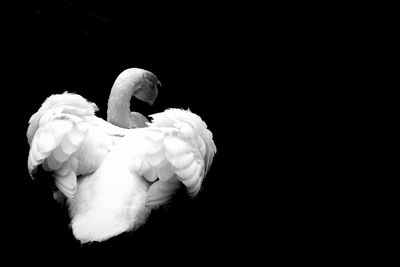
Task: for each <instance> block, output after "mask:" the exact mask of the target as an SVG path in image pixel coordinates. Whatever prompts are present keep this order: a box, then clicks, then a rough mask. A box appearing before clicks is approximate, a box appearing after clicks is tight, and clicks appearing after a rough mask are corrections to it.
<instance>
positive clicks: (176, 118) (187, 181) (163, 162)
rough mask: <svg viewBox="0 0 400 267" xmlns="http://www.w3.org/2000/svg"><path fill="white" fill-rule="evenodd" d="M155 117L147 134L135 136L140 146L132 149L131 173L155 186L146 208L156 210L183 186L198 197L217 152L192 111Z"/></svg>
mask: <svg viewBox="0 0 400 267" xmlns="http://www.w3.org/2000/svg"><path fill="white" fill-rule="evenodd" d="M151 117H153V120H152V122H151V123H149V127H147V128H144V129H142V130H141V131H142V133H143V134H141V135H139V134H136V135H134V138H135V139H137V138H139V140H135V143H140V146H132V148H133V147H134V150H135V151H133V159H132V163H131V171H134V172H135V173H136V174H138V175H141V176H143V177H144V178H145V179H146V180H148V181H149V182H151V183H152V184H151V186H150V187H149V191H148V194H147V201H146V205H147V206H148V207H156V206H159V205H162V204H164V203H166V202H168V201H170V200H171V198H172V196H173V194H174V193H175V192H176V191H177V190H178V188H179V187H181V185H185V186H186V188H187V190H188V192H189V194H190V195H192V196H195V195H196V194H197V193H198V192H199V190H200V187H201V184H202V181H203V178H204V177H205V175H206V174H207V171H208V170H209V168H210V166H211V163H212V160H213V157H214V154H215V152H216V147H215V144H214V142H213V139H212V133H211V131H210V130H208V129H207V125H206V124H205V123H204V122H203V121H202V120H201V118H200V117H199V116H197V115H196V114H194V113H191V112H190V111H184V110H179V109H169V110H166V111H165V112H162V113H158V114H155V115H153V116H151ZM132 138H133V137H132ZM129 139H130V138H129V135H127V141H129Z"/></svg>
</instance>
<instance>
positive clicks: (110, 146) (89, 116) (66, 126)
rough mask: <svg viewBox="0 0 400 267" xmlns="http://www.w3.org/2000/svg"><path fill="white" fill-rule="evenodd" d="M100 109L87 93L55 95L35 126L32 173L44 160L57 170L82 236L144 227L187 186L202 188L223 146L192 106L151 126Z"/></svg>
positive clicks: (87, 238)
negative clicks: (104, 114) (119, 123)
mask: <svg viewBox="0 0 400 267" xmlns="http://www.w3.org/2000/svg"><path fill="white" fill-rule="evenodd" d="M129 98H130V97H129ZM128 102H129V99H128ZM128 107H129V106H128ZM109 109H110V102H109ZM96 110H97V107H96V105H95V104H93V103H90V102H88V101H86V100H85V99H84V98H83V97H81V96H79V95H76V94H68V93H64V94H61V95H52V96H50V97H49V98H48V99H46V101H45V102H44V103H43V105H42V107H41V108H40V109H39V111H38V112H37V113H35V114H34V115H33V116H32V117H31V119H30V122H29V123H30V124H29V128H28V132H27V137H28V142H29V144H30V147H31V149H30V152H29V158H28V169H29V172H30V173H31V175H34V173H35V171H36V169H37V168H38V167H39V166H41V168H43V169H44V170H45V171H49V172H51V173H52V175H53V177H54V184H55V187H56V188H57V191H56V193H55V195H54V196H55V198H62V197H66V198H67V202H68V205H69V208H70V216H71V226H72V230H73V233H74V235H75V237H76V238H77V239H79V240H80V241H81V242H90V241H102V240H106V239H108V238H110V237H112V236H115V235H118V234H120V233H122V232H125V231H129V230H131V229H133V228H135V227H137V226H139V225H140V224H141V223H143V222H144V221H145V219H146V217H147V215H148V214H149V212H150V210H151V209H152V208H154V207H157V206H159V205H161V204H164V203H166V202H168V201H169V200H171V198H172V196H173V194H174V193H175V192H176V190H178V188H179V187H181V186H182V185H185V186H186V188H187V190H188V192H189V193H190V194H191V195H196V194H197V193H198V192H199V190H200V186H201V183H202V180H203V178H204V176H205V174H206V173H207V171H208V169H209V167H210V165H211V162H212V158H213V156H214V153H215V152H216V148H215V145H214V143H213V141H212V134H211V132H210V131H209V130H208V129H207V126H206V124H205V123H204V122H203V121H202V120H201V119H200V117H199V116H197V115H195V114H193V113H191V112H190V111H184V110H178V109H169V110H166V111H165V112H162V113H158V114H154V115H152V116H151V117H152V118H153V120H152V122H150V123H147V125H148V127H144V128H134V129H129V128H132V127H129V125H130V126H132V125H133V126H135V124H136V126H139V125H138V124H141V123H142V122H141V123H138V122H137V121H136V122H133V124H132V123H130V122H126V123H128V124H129V123H130V124H129V125H128V127H125V128H122V127H118V126H115V125H114V124H116V123H114V124H111V123H109V122H106V121H104V120H102V119H101V118H98V117H96V116H95V111H96ZM109 115H110V114H109ZM125 115H126V114H125ZM125 115H124V116H125ZM128 116H129V115H128ZM115 117H118V115H116V116H115ZM114 119H115V118H114ZM126 123H125V124H126ZM125 124H123V125H122V126H124V125H125ZM127 128H128V129H127Z"/></svg>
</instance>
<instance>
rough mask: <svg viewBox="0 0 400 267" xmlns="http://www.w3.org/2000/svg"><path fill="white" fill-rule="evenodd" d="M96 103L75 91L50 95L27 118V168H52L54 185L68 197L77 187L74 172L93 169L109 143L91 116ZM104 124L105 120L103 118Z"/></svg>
mask: <svg viewBox="0 0 400 267" xmlns="http://www.w3.org/2000/svg"><path fill="white" fill-rule="evenodd" d="M96 110H97V107H96V105H95V104H93V103H90V102H88V101H86V99H84V98H83V97H81V96H79V95H76V94H69V93H64V94H59V95H52V96H50V97H49V98H47V99H46V101H45V102H44V103H43V104H42V107H41V108H40V109H39V111H38V112H37V113H35V114H34V115H33V116H32V117H31V119H30V121H29V127H28V132H27V137H28V143H29V145H30V151H29V157H28V169H29V173H30V175H31V176H32V177H34V173H35V171H36V169H37V168H38V166H40V165H41V166H42V167H43V169H44V170H45V171H48V172H52V175H53V177H54V178H55V185H56V187H57V188H58V189H59V190H60V191H61V192H62V193H63V194H64V195H65V196H67V197H68V198H71V197H72V196H73V195H74V194H75V192H76V190H77V176H78V175H86V174H89V173H91V172H94V171H95V170H96V169H97V167H98V166H99V165H100V164H101V162H102V160H103V158H104V156H105V155H107V153H108V151H109V150H110V149H111V147H112V146H113V142H112V139H111V138H110V136H109V135H107V134H106V133H105V131H104V129H103V128H102V127H101V126H99V120H100V119H98V118H96V117H95V116H94V113H95V111H96ZM104 123H105V124H106V122H104Z"/></svg>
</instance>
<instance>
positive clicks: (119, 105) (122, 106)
mask: <svg viewBox="0 0 400 267" xmlns="http://www.w3.org/2000/svg"><path fill="white" fill-rule="evenodd" d="M132 94H133V87H125V88H122V87H121V86H120V85H118V84H117V82H116V83H115V84H114V86H113V88H112V90H111V94H110V97H109V99H108V110H107V121H108V122H110V123H112V124H114V125H116V126H119V127H122V128H129V126H130V119H129V114H130V100H131V97H132Z"/></svg>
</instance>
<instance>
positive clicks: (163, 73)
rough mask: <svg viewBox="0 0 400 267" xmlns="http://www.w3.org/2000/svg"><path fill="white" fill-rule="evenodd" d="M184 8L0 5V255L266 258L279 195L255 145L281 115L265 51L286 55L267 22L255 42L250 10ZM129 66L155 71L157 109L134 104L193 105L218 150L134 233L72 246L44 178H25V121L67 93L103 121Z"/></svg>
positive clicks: (258, 20) (279, 235)
mask: <svg viewBox="0 0 400 267" xmlns="http://www.w3.org/2000/svg"><path fill="white" fill-rule="evenodd" d="M154 5H155V4H154ZM179 7H180V8H182V6H179ZM184 8H186V9H185V10H184V11H181V9H178V6H176V7H174V6H168V9H164V7H159V9H157V10H158V11H156V10H155V6H153V4H148V5H143V6H142V5H139V4H137V3H134V4H132V3H131V4H129V5H128V4H121V3H118V4H117V3H114V4H107V5H105V4H100V3H95V2H92V3H90V4H82V3H80V2H79V1H60V2H56V3H53V4H49V3H45V2H36V3H34V4H27V5H21V6H19V7H10V8H8V9H6V11H5V12H4V13H3V17H2V18H3V22H2V25H3V27H2V28H3V37H4V38H3V44H2V45H3V46H4V49H3V58H4V60H3V62H2V63H3V64H4V65H5V66H6V70H5V71H4V72H3V77H4V78H3V79H4V83H3V86H4V88H3V90H4V93H5V94H4V95H3V97H4V100H3V101H4V102H10V103H9V105H3V107H2V108H4V113H3V114H7V115H6V116H4V120H5V121H4V125H8V129H10V130H6V131H5V135H6V136H7V138H8V140H10V141H9V142H10V143H9V144H5V145H6V146H5V147H6V149H5V151H7V153H8V154H9V155H10V158H12V160H11V161H10V162H8V163H6V165H7V167H6V166H4V167H5V168H8V169H12V170H13V171H12V172H9V174H8V175H7V176H8V178H7V179H8V182H10V185H8V183H7V186H4V188H3V190H4V191H6V192H5V193H6V194H3V196H5V201H6V202H7V203H9V205H7V209H6V211H5V212H4V214H5V217H6V218H9V219H7V220H6V223H7V224H10V225H11V227H9V226H8V227H7V228H4V229H5V231H6V233H5V235H6V236H7V237H9V239H7V240H9V241H7V242H8V243H7V248H9V251H10V252H17V253H19V254H18V255H24V256H26V257H27V258H28V259H29V260H34V259H37V260H40V261H43V260H46V259H47V258H53V256H55V259H56V260H61V258H62V261H66V262H70V261H76V260H77V259H80V258H81V257H83V258H88V259H90V260H94V259H96V260H97V259H102V258H103V257H106V258H112V259H114V260H118V259H121V260H127V261H129V258H134V259H135V260H138V259H140V260H144V261H145V262H146V261H161V262H164V263H173V262H175V261H177V260H178V261H180V262H188V261H198V260H201V259H203V260H206V261H208V260H211V259H212V258H215V257H217V258H219V259H221V260H223V261H225V260H229V261H230V260H235V259H245V260H246V261H249V260H252V259H254V257H253V254H254V255H257V254H258V255H260V253H268V255H270V256H273V255H275V254H276V253H278V252H279V251H281V249H282V248H283V247H286V244H285V242H286V241H285V237H283V236H287V233H286V232H287V229H285V227H282V226H281V223H283V220H282V219H281V218H282V217H281V216H282V212H281V211H279V207H280V206H281V205H282V201H285V200H284V198H283V197H281V196H280V195H279V194H278V193H277V192H276V191H277V190H281V189H280V188H278V187H277V186H276V185H277V183H276V182H275V180H276V179H277V178H278V177H274V178H273V179H271V175H276V172H275V171H272V169H274V168H276V164H278V162H279V158H280V157H281V156H280V155H278V154H275V155H272V156H271V155H268V156H267V152H266V151H267V149H268V147H269V149H270V150H271V149H272V148H273V147H275V146H276V144H275V142H269V141H268V139H271V137H272V136H276V135H279V134H277V133H276V132H275V133H271V132H272V131H271V130H272V127H269V126H268V125H275V124H276V121H277V120H278V119H277V117H276V116H277V114H278V113H279V112H283V113H284V112H285V111H284V109H283V108H282V110H280V109H281V107H280V105H278V104H277V101H280V100H278V99H277V98H275V99H274V96H277V93H276V92H277V90H278V87H279V86H280V85H279V86H278V84H279V83H276V74H277V73H278V71H276V69H279V68H280V67H281V66H280V64H282V63H279V65H278V63H277V62H276V61H275V59H276V58H277V57H280V56H279V55H280V54H283V53H282V50H281V48H279V50H278V49H277V48H278V47H279V45H280V41H279V39H277V36H276V35H275V34H274V32H275V31H276V29H275V28H274V27H272V28H271V29H270V30H269V31H270V33H272V34H274V37H273V38H271V40H270V42H272V44H270V45H269V46H266V41H265V40H266V39H265V36H266V35H267V29H266V28H265V26H264V23H263V21H262V18H263V11H262V10H258V8H257V7H252V8H243V7H240V6H224V7H216V6H207V5H204V6H200V5H199V6H193V7H192V6H191V7H189V6H187V7H184ZM169 10H173V11H172V12H171V11H169ZM268 50H269V52H270V56H269V59H268V58H267V57H264V55H265V52H266V51H268ZM268 60H269V61H268ZM268 62H269V63H268ZM267 64H269V66H270V67H269V70H268V71H267V68H266V65H267ZM131 67H139V68H143V69H147V70H149V71H152V72H153V73H154V74H156V76H157V77H158V78H159V80H160V81H161V83H162V86H161V87H160V88H159V95H158V99H157V100H156V102H155V104H154V105H153V106H148V105H146V104H144V103H141V102H140V101H135V100H133V101H132V104H131V106H132V108H133V109H134V110H135V111H138V112H141V113H142V114H152V113H156V112H160V111H163V110H164V109H166V108H169V107H177V108H185V109H187V108H190V110H191V111H193V112H195V113H197V114H199V115H200V116H201V117H202V118H203V120H204V121H205V122H206V123H207V125H208V127H209V129H210V130H211V131H212V132H213V134H214V141H215V143H216V146H217V150H218V152H217V154H216V156H215V159H214V163H213V166H212V168H211V171H210V173H209V175H208V177H207V179H206V180H205V182H204V184H203V189H202V191H201V193H200V194H199V195H198V197H197V198H195V199H192V200H190V199H187V198H185V197H181V199H178V200H177V201H176V202H175V203H174V204H173V205H170V206H168V207H166V208H165V209H160V210H156V211H154V212H153V213H152V215H151V216H150V217H149V219H148V221H147V223H146V225H144V226H142V227H141V228H139V229H138V230H137V231H135V232H133V233H129V234H123V235H121V236H118V237H116V238H113V239H111V240H109V241H106V242H103V243H93V244H89V245H83V246H82V245H80V243H79V242H78V241H76V240H75V239H74V238H73V236H72V233H71V231H70V229H69V227H68V215H67V212H66V211H65V209H63V208H62V207H60V206H59V205H58V204H57V203H55V202H54V201H53V200H52V196H51V193H50V191H49V190H48V187H47V185H46V182H45V181H40V180H35V181H33V180H31V179H30V177H29V175H28V173H27V168H26V160H27V156H28V151H29V146H28V144H27V141H26V129H27V126H28V120H29V118H30V116H31V115H32V114H33V113H34V112H36V111H37V109H38V108H39V107H40V105H41V103H42V102H43V101H44V100H45V98H46V97H48V96H49V95H51V94H55V93H62V92H64V91H70V92H75V93H78V94H80V95H82V96H83V97H85V98H87V99H88V100H90V101H93V102H95V103H96V104H97V105H98V107H99V108H100V111H99V112H98V114H97V115H98V116H99V117H102V118H106V110H107V106H106V105H107V99H108V94H109V92H110V89H111V86H112V84H113V82H114V80H115V78H116V77H117V75H118V74H119V73H120V72H121V71H123V70H124V69H126V68H131ZM266 73H268V74H266ZM277 80H279V79H277ZM277 86H278V87H277ZM274 87H275V88H274ZM272 106H273V107H278V110H277V109H276V108H272ZM279 110H280V111H279ZM11 140H12V141H11ZM10 176H11V177H10ZM268 177H269V178H268ZM268 181H269V182H268ZM267 183H269V184H270V186H269V187H268V186H265V184H267ZM271 185H272V187H271ZM274 185H275V187H274ZM277 197H278V198H277ZM267 221H268V222H267ZM6 229H9V230H6ZM265 230H267V231H266V232H267V235H266V236H264V232H265ZM259 241H261V245H258V244H259V243H257V242H259ZM245 251H250V252H251V256H249V255H248V254H247V252H245ZM266 251H269V252H266ZM21 252H23V253H21ZM245 255H246V256H245ZM64 259H65V260H64ZM133 261H134V260H133Z"/></svg>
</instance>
